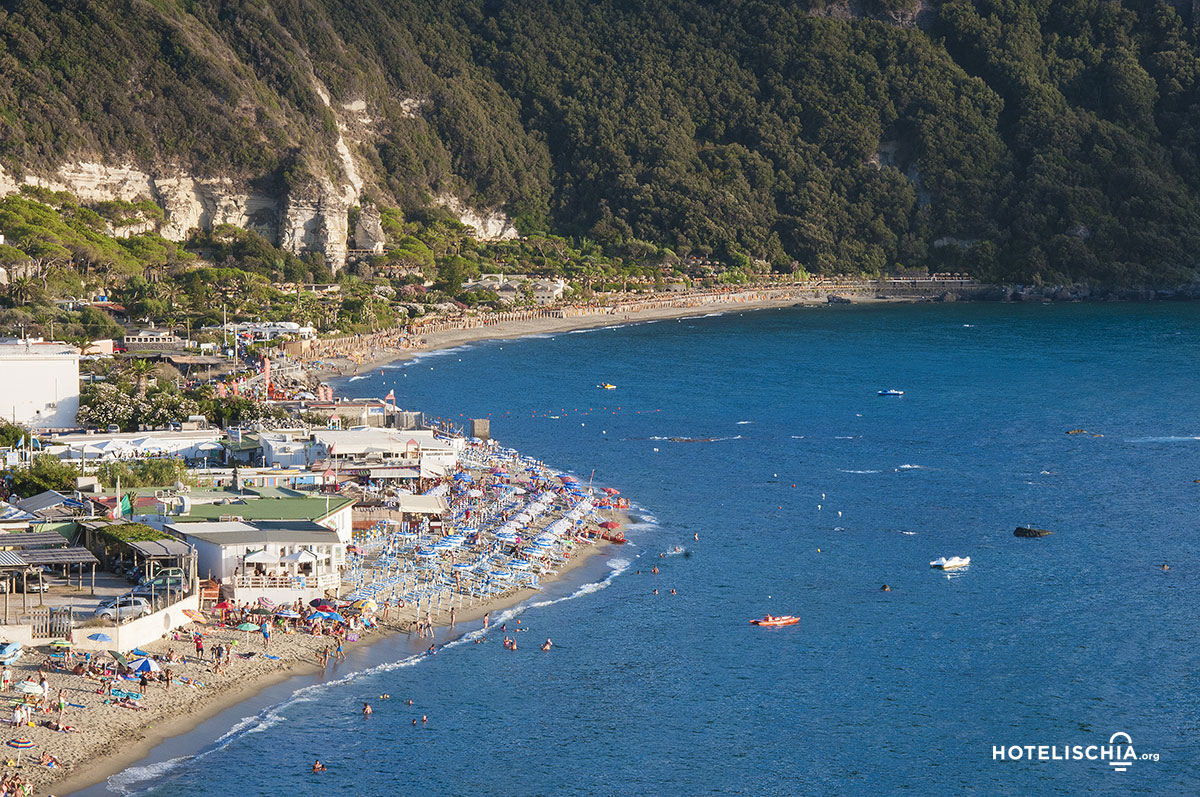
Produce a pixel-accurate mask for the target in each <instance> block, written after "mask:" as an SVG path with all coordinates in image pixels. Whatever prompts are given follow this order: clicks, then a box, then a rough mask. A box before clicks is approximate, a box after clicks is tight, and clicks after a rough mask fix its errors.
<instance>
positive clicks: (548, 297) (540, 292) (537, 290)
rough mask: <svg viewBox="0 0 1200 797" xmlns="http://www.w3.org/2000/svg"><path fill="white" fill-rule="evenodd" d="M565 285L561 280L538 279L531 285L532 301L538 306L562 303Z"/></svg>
mask: <svg viewBox="0 0 1200 797" xmlns="http://www.w3.org/2000/svg"><path fill="white" fill-rule="evenodd" d="M566 290H567V283H566V281H564V280H563V279H561V278H560V279H553V280H551V279H540V280H536V281H535V282H534V283H533V300H534V301H535V302H537V303H538V304H554V303H555V302H559V301H562V298H563V295H564V294H565V293H566Z"/></svg>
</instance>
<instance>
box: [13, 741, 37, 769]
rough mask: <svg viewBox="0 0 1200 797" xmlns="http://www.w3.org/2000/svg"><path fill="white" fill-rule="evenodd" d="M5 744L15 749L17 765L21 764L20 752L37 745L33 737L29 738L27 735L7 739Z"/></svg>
mask: <svg viewBox="0 0 1200 797" xmlns="http://www.w3.org/2000/svg"><path fill="white" fill-rule="evenodd" d="M6 744H7V745H8V746H9V747H11V748H13V749H14V750H16V751H17V766H21V753H23V752H25V751H26V750H32V749H33V748H35V747H37V745H36V744H34V741H33V739H30V738H29V737H28V736H18V737H17V738H15V739H9V740H8V741H7V742H6Z"/></svg>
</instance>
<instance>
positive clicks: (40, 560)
mask: <svg viewBox="0 0 1200 797" xmlns="http://www.w3.org/2000/svg"><path fill="white" fill-rule="evenodd" d="M21 558H22V559H24V560H25V561H26V562H28V563H29V564H31V565H75V564H85V565H95V564H99V563H100V560H99V559H97V558H96V557H95V556H93V555H92V552H91V551H89V550H88V549H87V548H36V549H33V550H30V549H26V550H24V551H21Z"/></svg>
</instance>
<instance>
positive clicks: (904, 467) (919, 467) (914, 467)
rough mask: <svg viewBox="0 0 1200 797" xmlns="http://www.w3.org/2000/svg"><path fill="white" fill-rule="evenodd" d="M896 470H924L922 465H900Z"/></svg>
mask: <svg viewBox="0 0 1200 797" xmlns="http://www.w3.org/2000/svg"><path fill="white" fill-rule="evenodd" d="M896 470H925V466H924V465H901V466H900V467H898V468H896Z"/></svg>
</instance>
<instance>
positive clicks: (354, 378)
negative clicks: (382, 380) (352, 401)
mask: <svg viewBox="0 0 1200 797" xmlns="http://www.w3.org/2000/svg"><path fill="white" fill-rule="evenodd" d="M366 378H367V377H365V376H352V377H350V379H349V381H351V382H357V381H358V380H360V379H366Z"/></svg>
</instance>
